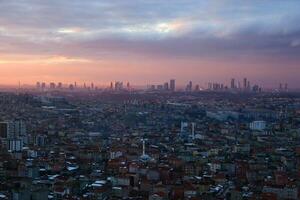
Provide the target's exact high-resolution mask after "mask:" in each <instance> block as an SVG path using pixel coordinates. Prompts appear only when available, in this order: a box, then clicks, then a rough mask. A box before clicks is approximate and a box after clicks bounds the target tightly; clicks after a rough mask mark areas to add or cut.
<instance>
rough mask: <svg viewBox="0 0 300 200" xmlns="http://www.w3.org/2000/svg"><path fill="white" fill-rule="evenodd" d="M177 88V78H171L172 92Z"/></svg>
mask: <svg viewBox="0 0 300 200" xmlns="http://www.w3.org/2000/svg"><path fill="white" fill-rule="evenodd" d="M175 89H176V85H175V79H171V80H170V90H171V91H172V92H175Z"/></svg>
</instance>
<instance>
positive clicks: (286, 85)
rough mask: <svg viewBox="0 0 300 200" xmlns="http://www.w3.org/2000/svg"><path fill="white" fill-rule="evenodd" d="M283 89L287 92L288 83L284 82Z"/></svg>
mask: <svg viewBox="0 0 300 200" xmlns="http://www.w3.org/2000/svg"><path fill="white" fill-rule="evenodd" d="M284 90H285V91H286V92H287V91H288V84H287V83H286V84H284Z"/></svg>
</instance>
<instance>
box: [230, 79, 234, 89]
mask: <svg viewBox="0 0 300 200" xmlns="http://www.w3.org/2000/svg"><path fill="white" fill-rule="evenodd" d="M230 88H231V89H235V80H234V78H232V79H231V83H230Z"/></svg>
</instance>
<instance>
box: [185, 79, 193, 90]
mask: <svg viewBox="0 0 300 200" xmlns="http://www.w3.org/2000/svg"><path fill="white" fill-rule="evenodd" d="M192 89H193V82H192V81H190V82H189V83H188V84H187V86H186V91H187V92H191V91H192Z"/></svg>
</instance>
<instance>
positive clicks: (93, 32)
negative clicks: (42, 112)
mask: <svg viewBox="0 0 300 200" xmlns="http://www.w3.org/2000/svg"><path fill="white" fill-rule="evenodd" d="M299 9H300V2H298V1H294V0H286V1H274V0H273V1H268V0H267V1H261V0H253V1H244V0H224V1H218V0H211V1H204V0H186V1H181V0H173V1H172V3H170V2H169V3H168V1H163V0H161V1H160V0H150V1H146V0H136V1H135V0H133V1H132V0H116V1H102V0H89V1H82V0H72V1H69V0H53V1H35V0H27V1H21V0H11V1H0V42H1V46H0V70H1V73H0V84H1V85H2V84H6V85H7V84H17V83H18V82H19V81H21V82H22V83H24V84H35V82H36V81H45V82H50V81H53V82H65V83H67V82H74V81H77V82H80V83H83V82H94V83H96V84H97V83H98V84H105V83H109V82H110V81H115V80H120V81H130V82H132V83H133V84H135V85H146V84H149V83H158V82H162V81H164V80H168V79H170V78H174V79H176V80H177V81H178V83H179V84H180V83H182V84H184V83H185V82H187V81H189V80H192V81H194V82H195V83H199V84H200V85H205V84H206V83H207V82H209V81H215V80H218V81H219V82H224V83H228V81H229V79H230V78H232V77H236V78H243V77H247V78H248V79H250V80H253V81H255V82H257V83H259V84H261V85H263V86H266V87H277V85H278V84H279V82H288V83H289V86H290V87H293V88H299V86H300V79H299V75H300V24H299V20H300V13H299Z"/></svg>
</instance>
